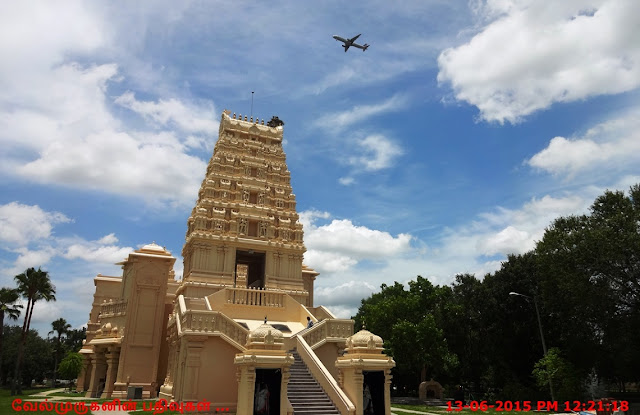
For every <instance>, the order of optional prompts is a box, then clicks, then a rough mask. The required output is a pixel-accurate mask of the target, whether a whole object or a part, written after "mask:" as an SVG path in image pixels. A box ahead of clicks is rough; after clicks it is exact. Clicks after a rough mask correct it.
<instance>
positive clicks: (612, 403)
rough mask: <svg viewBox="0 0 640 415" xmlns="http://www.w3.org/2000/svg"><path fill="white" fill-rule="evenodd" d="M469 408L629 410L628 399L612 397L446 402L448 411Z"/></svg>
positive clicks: (507, 409)
mask: <svg viewBox="0 0 640 415" xmlns="http://www.w3.org/2000/svg"><path fill="white" fill-rule="evenodd" d="M465 409H466V410H470V411H472V412H476V411H488V410H490V409H492V410H495V411H496V412H528V411H567V412H570V411H574V412H580V411H611V412H616V411H623V412H626V411H628V410H629V402H628V401H617V400H614V399H606V400H600V401H586V402H582V401H564V402H559V401H495V403H489V402H488V401H469V402H468V403H467V402H462V401H449V402H447V410H448V411H462V410H465Z"/></svg>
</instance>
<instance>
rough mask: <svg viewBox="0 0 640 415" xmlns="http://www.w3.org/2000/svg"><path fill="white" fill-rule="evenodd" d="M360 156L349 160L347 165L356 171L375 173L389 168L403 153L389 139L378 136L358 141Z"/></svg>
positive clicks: (370, 136)
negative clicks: (353, 167)
mask: <svg viewBox="0 0 640 415" xmlns="http://www.w3.org/2000/svg"><path fill="white" fill-rule="evenodd" d="M357 144H358V146H359V151H360V153H361V154H360V155H359V156H353V157H350V158H349V164H351V165H353V166H355V167H356V168H357V169H358V168H359V169H362V170H365V171H376V170H382V169H386V168H389V167H391V166H392V165H393V162H394V161H395V160H396V159H397V158H398V157H399V156H401V155H402V154H404V151H403V150H402V148H401V147H400V146H399V145H398V144H396V143H394V142H393V141H391V140H390V139H389V138H387V137H385V136H383V135H380V134H375V135H369V136H367V137H365V138H363V139H362V140H358V141H357Z"/></svg>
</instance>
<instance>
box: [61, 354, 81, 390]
mask: <svg viewBox="0 0 640 415" xmlns="http://www.w3.org/2000/svg"><path fill="white" fill-rule="evenodd" d="M83 360H84V359H83V358H82V355H81V354H80V353H76V352H70V353H67V355H66V356H65V357H64V359H62V361H61V362H60V368H59V372H60V376H62V378H63V379H67V380H74V379H76V378H77V377H78V375H80V372H82V369H83V368H84V366H83ZM72 385H73V382H71V383H69V390H71V387H72Z"/></svg>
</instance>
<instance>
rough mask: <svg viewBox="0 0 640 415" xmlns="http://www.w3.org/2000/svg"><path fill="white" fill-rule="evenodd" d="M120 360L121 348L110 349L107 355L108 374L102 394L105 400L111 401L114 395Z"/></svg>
mask: <svg viewBox="0 0 640 415" xmlns="http://www.w3.org/2000/svg"><path fill="white" fill-rule="evenodd" d="M119 360H120V348H119V347H115V346H112V347H110V348H109V351H108V353H107V354H106V362H107V374H106V377H105V386H104V391H103V392H102V396H100V397H101V398H103V399H109V398H111V395H112V394H113V384H114V383H115V381H116V376H117V375H118V363H119Z"/></svg>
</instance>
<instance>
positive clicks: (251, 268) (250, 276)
mask: <svg viewBox="0 0 640 415" xmlns="http://www.w3.org/2000/svg"><path fill="white" fill-rule="evenodd" d="M265 257H266V255H265V253H264V252H255V251H253V250H251V249H250V250H247V251H241V250H236V270H237V268H238V265H246V266H247V267H248V269H247V285H246V286H247V287H253V288H264V262H265Z"/></svg>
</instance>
